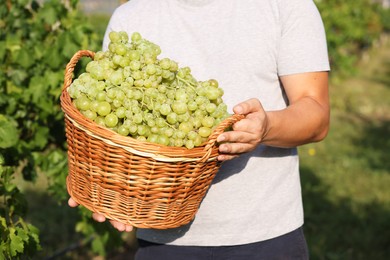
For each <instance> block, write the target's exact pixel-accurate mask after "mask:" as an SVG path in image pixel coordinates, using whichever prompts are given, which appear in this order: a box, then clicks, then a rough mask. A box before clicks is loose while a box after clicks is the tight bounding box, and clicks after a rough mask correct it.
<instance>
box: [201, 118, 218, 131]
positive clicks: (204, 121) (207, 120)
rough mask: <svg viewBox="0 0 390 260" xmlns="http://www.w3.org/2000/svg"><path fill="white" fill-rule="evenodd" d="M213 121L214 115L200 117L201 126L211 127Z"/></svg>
mask: <svg viewBox="0 0 390 260" xmlns="http://www.w3.org/2000/svg"><path fill="white" fill-rule="evenodd" d="M214 122H215V118H214V117H211V116H206V117H204V118H203V119H202V126H205V127H208V128H211V127H213V125H214Z"/></svg>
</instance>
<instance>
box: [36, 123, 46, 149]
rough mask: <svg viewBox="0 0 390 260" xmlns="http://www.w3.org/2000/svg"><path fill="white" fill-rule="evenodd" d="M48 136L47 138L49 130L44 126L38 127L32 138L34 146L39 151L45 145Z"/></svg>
mask: <svg viewBox="0 0 390 260" xmlns="http://www.w3.org/2000/svg"><path fill="white" fill-rule="evenodd" d="M48 136H49V128H48V127H45V126H41V127H39V128H38V130H37V132H36V133H35V137H34V144H35V146H36V147H38V148H39V149H42V148H44V147H45V146H46V144H47V141H48V139H47V137H48Z"/></svg>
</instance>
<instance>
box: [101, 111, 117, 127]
mask: <svg viewBox="0 0 390 260" xmlns="http://www.w3.org/2000/svg"><path fill="white" fill-rule="evenodd" d="M118 122H119V120H118V117H117V116H116V115H115V114H112V113H110V114H108V115H106V116H105V117H104V123H105V124H106V126H107V127H115V126H116V125H117V124H118Z"/></svg>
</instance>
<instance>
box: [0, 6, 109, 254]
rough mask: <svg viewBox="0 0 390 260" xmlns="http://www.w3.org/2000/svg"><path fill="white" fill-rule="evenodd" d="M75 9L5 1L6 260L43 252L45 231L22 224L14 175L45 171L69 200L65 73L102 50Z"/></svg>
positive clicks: (0, 184) (1, 60) (1, 222)
mask: <svg viewBox="0 0 390 260" xmlns="http://www.w3.org/2000/svg"><path fill="white" fill-rule="evenodd" d="M77 8H78V0H68V1H66V0H63V1H59V0H57V1H33V0H15V1H13V0H12V1H11V0H6V1H4V0H2V4H1V5H0V157H1V165H0V177H1V178H0V213H1V214H0V216H1V217H0V259H11V258H12V259H17V258H20V257H21V256H22V255H23V256H32V255H34V254H36V253H37V252H38V250H40V244H39V230H38V229H37V228H36V227H34V226H33V225H32V224H28V223H26V221H25V220H24V218H25V216H26V213H27V210H28V205H27V202H26V199H25V197H24V195H23V193H22V192H21V191H20V189H19V188H18V186H17V184H15V181H14V179H15V176H16V174H19V173H20V172H21V173H22V174H23V177H24V179H25V180H27V181H34V180H35V179H36V177H37V171H38V170H40V171H42V172H44V173H45V174H47V175H48V178H49V181H50V192H51V195H53V196H55V197H56V198H57V199H58V201H63V200H64V199H65V198H67V193H66V185H65V176H66V174H67V169H66V168H67V167H66V166H67V158H66V147H65V144H66V142H65V133H64V125H63V113H62V111H61V109H60V106H59V96H60V93H61V87H62V84H63V78H64V70H65V66H66V64H67V63H68V62H69V60H70V58H71V57H72V56H73V54H74V53H75V52H76V51H78V50H80V49H97V48H99V47H100V46H101V45H100V44H101V40H100V39H99V38H98V35H97V34H96V33H95V32H93V31H92V29H91V28H92V27H91V26H90V25H89V24H88V23H87V22H86V18H85V17H83V16H82V15H81V14H80V13H79V12H78V11H77V10H78V9H77ZM81 64H82V63H81ZM77 71H78V69H77V68H76V71H75V73H77ZM82 221H83V220H82ZM85 222H86V221H85ZM88 225H91V226H92V224H88V223H87V222H86V223H84V226H88ZM85 230H88V229H85ZM81 231H83V230H81ZM89 232H90V233H93V232H95V231H94V229H93V228H92V231H89ZM86 235H88V234H86ZM96 250H102V249H101V248H97V249H96Z"/></svg>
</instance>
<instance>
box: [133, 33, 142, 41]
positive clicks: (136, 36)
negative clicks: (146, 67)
mask: <svg viewBox="0 0 390 260" xmlns="http://www.w3.org/2000/svg"><path fill="white" fill-rule="evenodd" d="M141 40H142V36H141V34H140V33H139V32H134V33H133V34H132V35H131V41H133V42H135V43H137V42H139V41H141Z"/></svg>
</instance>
